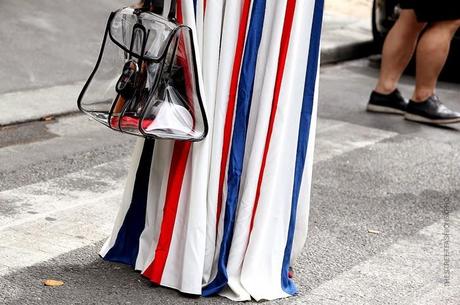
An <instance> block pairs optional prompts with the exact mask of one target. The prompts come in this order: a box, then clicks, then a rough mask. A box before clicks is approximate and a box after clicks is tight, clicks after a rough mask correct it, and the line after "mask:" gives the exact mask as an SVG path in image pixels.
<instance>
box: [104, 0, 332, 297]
mask: <svg viewBox="0 0 460 305" xmlns="http://www.w3.org/2000/svg"><path fill="white" fill-rule="evenodd" d="M170 4H171V2H170V1H168V0H165V9H166V8H169V5H170ZM322 11H323V0H297V1H296V0H277V1H275V0H267V1H266V0H207V1H206V0H197V1H191V0H179V1H178V2H177V15H178V16H177V18H178V20H179V21H180V22H183V23H185V24H187V25H189V26H190V27H191V28H192V30H193V33H194V35H195V44H196V49H197V50H199V52H198V56H197V59H196V64H197V66H198V68H199V74H200V75H201V78H200V84H201V86H200V87H201V88H202V92H201V94H202V96H203V97H204V99H205V108H206V113H207V116H208V121H209V126H210V129H209V134H208V136H207V137H206V139H205V140H204V141H202V142H199V143H193V144H191V143H187V142H174V141H156V142H153V141H151V140H139V141H138V143H137V144H136V147H135V150H134V154H133V161H132V164H131V168H130V172H129V174H128V179H127V184H126V188H125V192H124V196H123V198H122V204H121V208H120V211H119V214H118V216H117V219H116V221H115V224H114V229H113V233H112V235H111V236H110V238H109V239H108V240H107V242H106V243H105V244H104V246H103V248H102V250H101V252H100V254H101V256H102V257H103V258H104V259H106V260H109V261H115V262H122V263H125V264H129V265H131V266H132V267H133V268H135V269H136V270H139V271H141V272H142V274H143V275H144V276H146V277H147V278H149V279H150V280H151V281H152V282H155V283H157V284H160V285H162V286H165V287H171V288H174V289H178V290H180V291H182V292H185V293H190V294H198V295H203V296H209V295H215V294H220V295H222V296H225V297H227V298H230V299H232V300H235V301H244V300H250V299H251V298H252V299H255V300H272V299H277V298H282V297H287V296H291V295H294V294H296V293H297V289H296V287H295V284H294V282H293V281H292V280H291V279H290V278H289V276H288V269H289V266H291V265H292V264H293V263H294V261H295V259H296V257H298V256H299V254H300V252H301V251H302V248H303V246H304V244H305V241H306V238H307V228H308V216H309V202H310V189H311V179H312V165H313V151H314V141H315V129H316V116H317V100H318V63H319V38H320V32H321V23H322Z"/></svg>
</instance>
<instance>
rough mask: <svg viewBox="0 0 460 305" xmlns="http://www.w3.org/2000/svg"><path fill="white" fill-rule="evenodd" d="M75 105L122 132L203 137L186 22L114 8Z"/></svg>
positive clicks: (204, 126) (202, 116)
mask: <svg viewBox="0 0 460 305" xmlns="http://www.w3.org/2000/svg"><path fill="white" fill-rule="evenodd" d="M109 38H110V39H109ZM79 106H80V109H82V110H83V111H84V112H86V113H88V114H89V115H90V116H92V117H93V118H94V119H96V120H97V121H99V122H101V123H103V124H105V125H106V126H108V127H110V128H112V129H114V130H118V131H121V132H125V133H130V134H134V135H138V136H145V137H153V138H163V139H176V140H189V141H199V140H201V139H203V138H204V137H205V136H206V133H207V128H208V127H207V122H206V115H205V111H204V107H203V102H202V99H201V95H200V88H199V84H198V75H197V67H196V62H195V51H194V46H193V37H192V33H191V30H190V28H188V27H185V26H178V25H176V24H175V23H173V22H171V21H169V20H167V19H164V18H163V17H161V16H158V15H155V14H152V13H148V12H140V13H139V12H136V11H135V10H133V9H129V8H127V9H123V10H120V11H117V12H115V13H113V14H112V16H111V18H110V19H109V22H108V26H107V31H106V37H105V39H104V44H103V48H102V50H101V54H100V58H99V60H98V63H97V65H96V68H95V70H94V72H93V74H92V75H91V77H90V79H89V80H88V82H87V84H86V85H85V88H84V90H83V91H82V94H81V95H80V98H79Z"/></svg>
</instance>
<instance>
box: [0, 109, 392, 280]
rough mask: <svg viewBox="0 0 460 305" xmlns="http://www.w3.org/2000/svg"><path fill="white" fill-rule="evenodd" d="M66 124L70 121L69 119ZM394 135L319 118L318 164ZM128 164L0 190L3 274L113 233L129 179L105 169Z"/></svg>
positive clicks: (116, 165) (114, 164) (125, 163)
mask: <svg viewBox="0 0 460 305" xmlns="http://www.w3.org/2000/svg"><path fill="white" fill-rule="evenodd" d="M70 120H75V118H71V119H70ZM61 124H64V125H65V120H63V123H61ZM339 130H340V131H341V132H340V134H342V135H343V131H344V130H345V131H347V132H346V134H347V136H341V137H338V136H337V134H339V133H338V131H339ZM394 135H395V133H392V132H387V131H382V130H377V129H372V128H367V127H362V126H358V125H353V124H349V123H344V122H339V121H334V120H326V119H322V120H319V123H318V137H317V147H316V156H317V158H316V162H318V161H324V160H328V159H330V158H333V157H335V156H338V155H341V154H343V153H346V152H349V151H352V150H354V149H357V148H361V147H366V146H369V145H372V144H374V143H376V142H378V141H381V140H383V139H386V138H389V137H392V136H394ZM50 141H56V140H50ZM45 144H46V143H45ZM29 145H30V144H29ZM41 145H44V143H42V144H41ZM120 164H122V165H123V166H120ZM128 164H129V162H128V160H127V159H124V160H118V161H112V162H108V163H105V164H102V165H100V166H97V167H94V168H92V169H89V170H83V171H80V172H76V173H72V174H68V175H65V176H63V177H60V178H56V179H51V180H49V181H44V182H40V183H36V184H32V185H27V186H22V187H18V188H15V189H11V190H6V191H2V192H0V202H2V203H4V204H8V205H9V206H10V207H11V208H12V210H13V211H14V212H12V213H7V214H5V215H0V257H3V258H6V259H4V260H2V262H1V263H0V275H5V274H7V273H9V272H12V271H14V270H17V269H19V268H23V267H26V266H30V265H34V264H37V263H40V262H43V261H46V260H49V259H51V258H53V257H56V256H58V255H60V254H64V253H67V252H69V251H71V250H74V249H78V248H80V247H83V246H86V245H90V244H93V243H94V242H97V241H100V240H102V239H104V238H105V237H106V236H108V234H109V232H110V230H111V226H112V222H113V219H114V217H115V213H116V211H117V206H118V203H119V200H120V198H121V195H122V190H123V183H124V178H118V179H114V178H110V177H112V176H113V175H106V173H107V171H123V172H126V171H127V166H128ZM115 176H122V177H123V175H115Z"/></svg>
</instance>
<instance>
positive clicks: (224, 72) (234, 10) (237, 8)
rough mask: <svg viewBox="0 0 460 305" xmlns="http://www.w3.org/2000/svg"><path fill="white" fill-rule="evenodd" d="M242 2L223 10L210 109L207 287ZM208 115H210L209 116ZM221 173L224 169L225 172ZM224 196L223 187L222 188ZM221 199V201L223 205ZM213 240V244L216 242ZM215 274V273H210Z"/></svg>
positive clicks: (228, 3)
mask: <svg viewBox="0 0 460 305" xmlns="http://www.w3.org/2000/svg"><path fill="white" fill-rule="evenodd" d="M241 10H242V0H234V1H226V2H225V6H224V10H223V14H224V16H223V22H222V38H221V39H222V40H221V52H220V58H219V71H218V75H217V88H216V98H215V109H214V124H213V138H212V148H211V164H210V170H209V182H208V199H207V203H208V213H207V220H208V221H207V230H206V232H207V233H206V237H207V240H206V259H205V268H204V275H203V283H204V284H207V283H209V282H210V280H212V278H213V277H212V276H211V272H212V271H211V269H212V266H213V265H214V266H215V264H213V263H214V262H215V260H216V259H217V257H218V255H219V250H218V249H216V248H215V245H216V244H217V245H219V244H220V242H221V240H222V234H221V233H222V225H223V215H224V214H225V206H223V207H222V212H221V220H220V222H219V227H220V228H219V230H218V232H220V235H219V236H217V237H216V235H218V233H217V232H216V214H217V196H218V188H219V175H220V164H221V158H222V143H223V133H224V123H225V116H226V113H227V105H228V97H229V90H230V81H231V77H232V69H233V63H234V57H235V49H236V43H237V39H238V29H239V23H240V18H241ZM209 115H212V113H211V114H209ZM225 172H227V170H226V169H225ZM224 194H226V187H225V188H224ZM225 199H226V198H225V196H224V198H223V202H225ZM216 238H217V242H216ZM214 273H215V270H214Z"/></svg>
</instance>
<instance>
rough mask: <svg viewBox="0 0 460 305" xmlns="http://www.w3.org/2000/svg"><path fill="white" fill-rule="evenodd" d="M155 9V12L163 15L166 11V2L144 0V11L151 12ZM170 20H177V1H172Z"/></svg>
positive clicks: (161, 0)
mask: <svg viewBox="0 0 460 305" xmlns="http://www.w3.org/2000/svg"><path fill="white" fill-rule="evenodd" d="M152 8H153V12H154V13H157V14H161V13H162V12H163V9H164V0H144V7H143V9H144V10H146V11H150V10H152ZM168 19H169V20H176V0H171V7H170V8H169V13H168Z"/></svg>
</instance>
